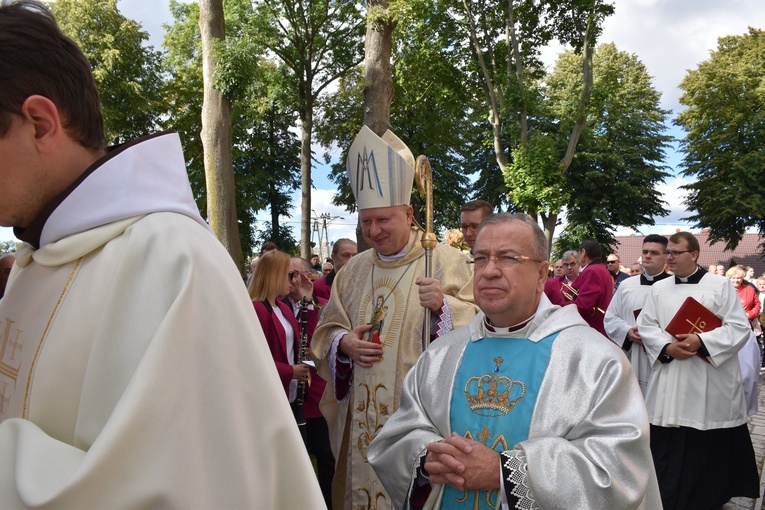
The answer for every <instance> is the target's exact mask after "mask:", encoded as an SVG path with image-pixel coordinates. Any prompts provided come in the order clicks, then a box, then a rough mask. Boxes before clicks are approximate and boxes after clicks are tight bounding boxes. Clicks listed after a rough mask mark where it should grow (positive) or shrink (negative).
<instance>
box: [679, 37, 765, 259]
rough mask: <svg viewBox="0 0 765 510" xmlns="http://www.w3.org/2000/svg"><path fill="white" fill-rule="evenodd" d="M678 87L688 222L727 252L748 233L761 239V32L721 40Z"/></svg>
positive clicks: (764, 211)
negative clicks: (689, 179) (706, 232)
mask: <svg viewBox="0 0 765 510" xmlns="http://www.w3.org/2000/svg"><path fill="white" fill-rule="evenodd" d="M680 88H681V89H682V90H683V91H684V93H683V95H682V96H681V97H680V102H681V103H682V104H683V105H685V106H687V109H686V110H684V111H683V112H681V113H680V114H679V115H678V116H677V124H678V125H679V126H681V127H683V128H684V129H685V131H686V132H687V135H686V137H685V138H684V139H683V141H682V144H681V147H682V148H683V150H684V151H685V158H684V159H683V167H684V170H683V175H685V176H687V177H695V178H696V179H697V180H696V182H694V183H692V184H688V185H686V186H683V187H684V188H685V189H687V190H689V195H688V198H687V199H686V202H685V203H686V205H687V206H688V207H689V209H690V210H691V211H695V213H694V214H692V215H691V216H690V217H688V219H689V220H691V221H694V222H696V226H698V227H709V229H710V239H711V240H713V241H725V243H726V249H728V250H730V249H733V248H735V247H736V246H737V245H738V243H739V242H740V241H741V236H742V235H743V234H744V232H745V230H746V229H747V228H748V227H753V226H754V227H757V228H758V230H759V232H760V235H763V236H765V207H763V203H765V31H763V30H759V29H755V28H750V29H749V31H748V33H746V34H743V35H736V36H727V37H721V38H720V39H719V40H718V43H717V50H715V51H713V52H712V54H711V56H710V58H709V60H705V61H704V62H701V63H700V64H699V65H698V67H697V68H696V69H694V70H691V71H689V72H688V74H687V75H686V76H685V78H684V79H683V81H682V83H680ZM761 249H762V251H763V253H765V243H763V244H762V245H761Z"/></svg>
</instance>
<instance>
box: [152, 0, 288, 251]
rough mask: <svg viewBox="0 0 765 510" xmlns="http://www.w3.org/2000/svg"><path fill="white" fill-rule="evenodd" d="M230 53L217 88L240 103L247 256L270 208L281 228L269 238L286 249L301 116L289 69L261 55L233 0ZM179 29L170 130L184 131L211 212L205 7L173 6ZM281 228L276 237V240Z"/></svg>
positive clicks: (196, 186) (239, 175) (170, 46)
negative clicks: (205, 153) (294, 108)
mask: <svg viewBox="0 0 765 510" xmlns="http://www.w3.org/2000/svg"><path fill="white" fill-rule="evenodd" d="M225 8H226V16H227V31H228V32H227V33H228V34H229V35H228V37H227V47H226V48H225V49H224V51H223V52H222V59H221V64H220V69H219V72H218V76H217V83H218V86H219V87H220V88H221V89H222V90H224V91H225V92H226V94H227V95H229V96H230V97H231V98H232V99H233V103H232V106H233V111H232V117H233V139H234V142H233V165H234V179H235V182H236V204H237V218H238V219H239V238H240V241H241V243H242V251H243V253H244V254H245V255H246V256H247V255H249V254H251V253H252V251H253V248H254V247H255V246H256V245H257V244H258V242H257V232H256V229H255V227H256V221H255V215H256V214H257V212H258V211H260V210H263V209H269V210H270V212H271V217H272V222H271V223H272V224H273V225H276V229H273V228H271V227H270V225H269V228H268V229H267V231H268V236H269V237H268V238H267V239H266V240H270V241H273V242H275V243H276V244H277V245H279V246H289V245H290V243H293V242H294V239H293V235H292V234H291V232H290V228H289V227H283V226H282V225H279V216H280V215H281V216H288V215H289V211H290V208H291V205H292V204H291V193H292V191H294V190H295V189H296V188H297V186H298V185H299V181H298V178H297V176H298V173H297V172H298V168H299V143H298V141H297V138H296V137H295V135H294V134H293V133H291V132H290V127H291V126H292V125H293V124H294V120H295V117H294V115H292V114H291V113H290V108H289V106H288V104H289V101H290V97H289V95H288V94H287V93H286V91H287V88H286V87H285V86H284V80H285V77H284V70H283V69H282V68H280V67H279V66H277V65H276V64H274V63H273V62H269V61H267V60H266V59H264V58H263V57H262V55H260V54H259V53H258V52H257V47H256V46H254V45H253V44H252V38H251V37H249V36H248V35H247V32H246V30H245V29H246V28H247V27H248V24H247V22H246V21H247V16H248V10H247V8H246V6H245V4H244V3H243V2H227V3H226V5H225ZM171 12H172V13H173V18H174V20H175V21H174V23H173V24H172V25H171V26H168V27H166V29H167V35H166V37H165V41H164V46H165V47H166V49H167V53H166V56H165V60H164V67H165V69H166V70H167V73H168V74H169V75H170V77H171V80H170V81H169V85H168V88H167V100H168V104H169V105H170V109H171V110H170V111H171V115H170V117H169V118H168V120H167V123H166V125H165V127H166V128H167V129H175V130H177V131H179V133H180V135H181V140H182V141H183V143H184V152H185V154H186V160H187V167H188V171H189V177H190V179H191V183H192V189H193V190H194V194H195V197H196V199H197V204H198V205H199V208H200V210H202V211H204V210H206V194H205V175H204V166H203V161H202V143H201V140H200V138H199V133H200V131H201V109H202V104H201V101H202V68H201V46H200V42H199V24H198V20H199V6H198V4H196V3H189V4H187V3H182V2H175V1H171ZM274 230H275V231H276V233H275V234H274V233H273V232H274Z"/></svg>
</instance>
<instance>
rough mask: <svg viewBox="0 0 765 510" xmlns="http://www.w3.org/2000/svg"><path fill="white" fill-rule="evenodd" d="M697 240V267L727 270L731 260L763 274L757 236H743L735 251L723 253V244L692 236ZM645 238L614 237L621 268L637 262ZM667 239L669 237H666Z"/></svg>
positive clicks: (697, 235)
mask: <svg viewBox="0 0 765 510" xmlns="http://www.w3.org/2000/svg"><path fill="white" fill-rule="evenodd" d="M694 235H695V236H696V239H698V240H699V245H700V246H701V254H700V255H699V265H700V266H701V267H703V268H704V269H706V268H707V267H708V266H709V265H710V264H722V265H724V266H725V268H726V269H727V268H728V266H729V264H730V260H731V259H733V260H735V261H736V263H737V264H741V265H744V266H750V267H753V268H754V274H755V276H756V277H757V276H761V275H762V274H763V273H765V259H764V258H763V257H762V255H761V254H760V250H759V249H758V246H759V245H760V243H762V242H763V241H765V239H764V238H762V237H760V236H759V235H758V234H744V236H743V237H742V238H741V242H740V243H739V244H738V246H737V247H736V249H735V250H733V251H725V242H724V241H721V242H717V243H715V244H713V245H710V244H708V241H709V234H694ZM644 237H645V236H616V240H617V241H618V243H619V244H617V245H615V248H616V253H617V254H618V255H619V258H620V259H621V263H622V266H624V267H626V268H629V267H630V265H631V264H633V263H634V262H637V260H638V259H639V258H640V253H641V251H642V248H643V238H644ZM666 237H669V235H666Z"/></svg>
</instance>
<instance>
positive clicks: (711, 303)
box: [637, 232, 759, 510]
mask: <svg viewBox="0 0 765 510" xmlns="http://www.w3.org/2000/svg"><path fill="white" fill-rule="evenodd" d="M699 253H700V248H699V242H698V240H697V239H696V238H695V237H694V236H693V235H692V234H691V233H689V232H678V233H676V234H673V235H672V236H671V237H670V238H669V244H668V247H667V264H668V266H669V270H670V271H671V272H672V273H673V274H674V278H666V279H664V280H662V281H660V282H657V283H656V284H655V285H653V286H652V287H651V291H650V294H649V296H648V299H647V300H646V303H645V306H644V307H643V310H642V312H641V314H640V316H639V317H638V320H637V326H638V331H639V333H640V336H641V338H642V339H643V345H644V346H645V348H646V352H647V354H648V357H649V360H650V362H651V363H652V366H653V373H652V376H651V383H650V386H649V388H648V394H647V395H646V406H647V408H648V414H649V417H650V420H651V452H652V454H653V459H654V465H655V466H656V474H657V476H658V479H659V488H660V490H661V497H662V503H663V506H664V508H665V510H672V509H677V510H681V509H714V508H719V507H721V506H722V505H724V504H725V503H726V502H728V501H729V500H730V499H731V498H732V497H736V496H744V497H750V498H757V497H758V495H759V494H758V493H759V476H758V473H757V465H756V462H755V458H754V450H753V448H752V441H751V438H750V436H749V429H748V428H747V407H746V402H745V399H744V391H743V387H742V384H741V369H740V365H739V361H738V356H737V354H738V351H739V350H740V349H741V348H742V347H743V346H744V345H745V344H746V342H747V339H748V337H749V322H748V321H747V318H746V315H745V314H744V311H743V309H742V307H741V303H740V302H739V299H738V296H737V294H736V291H735V290H734V289H733V286H732V285H731V284H730V282H729V281H727V279H726V278H725V277H722V276H719V275H713V274H711V273H707V272H706V271H705V270H704V269H702V268H701V267H699V266H698V264H697V262H698V258H699ZM689 297H692V298H693V299H695V300H696V301H698V303H700V304H701V305H703V308H704V309H705V310H703V312H704V313H707V312H708V313H711V314H713V315H714V316H716V317H717V318H719V319H720V320H721V321H722V325H721V326H719V327H716V328H714V329H712V328H711V327H701V328H699V327H697V326H699V325H701V323H702V322H706V323H707V324H711V321H704V320H700V319H702V317H696V316H695V315H694V314H693V313H692V312H685V311H684V310H686V309H687V307H686V308H683V309H682V310H681V307H682V305H683V303H684V302H685V301H686V300H687V298H689ZM685 315H688V316H687V317H686V316H685ZM673 319H677V320H676V321H675V322H676V323H677V321H681V322H683V323H687V324H688V325H689V329H688V331H689V332H688V333H677V334H675V335H674V336H673V335H672V334H670V333H668V332H667V327H668V326H669V324H670V323H671V322H672V321H673ZM694 324H695V325H696V326H693V325H694ZM670 329H672V328H670ZM673 331H675V330H674V329H673Z"/></svg>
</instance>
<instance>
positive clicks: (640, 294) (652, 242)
mask: <svg viewBox="0 0 765 510" xmlns="http://www.w3.org/2000/svg"><path fill="white" fill-rule="evenodd" d="M666 252H667V238H666V237H664V236H660V235H657V234H650V235H648V236H646V237H645V239H643V254H642V260H643V274H641V275H640V276H633V277H630V278H627V279H626V280H625V281H624V283H622V284H621V285H620V286H619V288H618V289H616V293H615V294H614V297H613V299H611V304H609V305H608V310H606V316H605V318H604V319H603V325H604V326H605V328H606V333H608V337H609V338H610V339H611V340H613V341H614V343H615V344H616V345H618V346H619V347H621V348H622V349H624V352H625V353H626V354H627V357H628V358H629V359H630V362H632V368H633V370H634V371H635V375H636V376H637V378H638V384H640V390H641V391H642V392H643V395H645V394H646V393H648V383H649V381H650V380H651V369H652V367H651V362H650V361H649V359H648V354H646V352H645V347H643V340H642V339H641V338H640V333H639V332H638V329H637V316H638V315H639V314H640V311H641V310H642V309H643V305H644V304H645V300H646V298H647V297H648V292H649V291H650V290H651V285H653V284H654V283H656V282H658V281H660V280H663V279H664V278H668V277H669V276H670V275H669V274H668V273H667V272H665V271H664V266H665V264H666V263H667V255H666Z"/></svg>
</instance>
